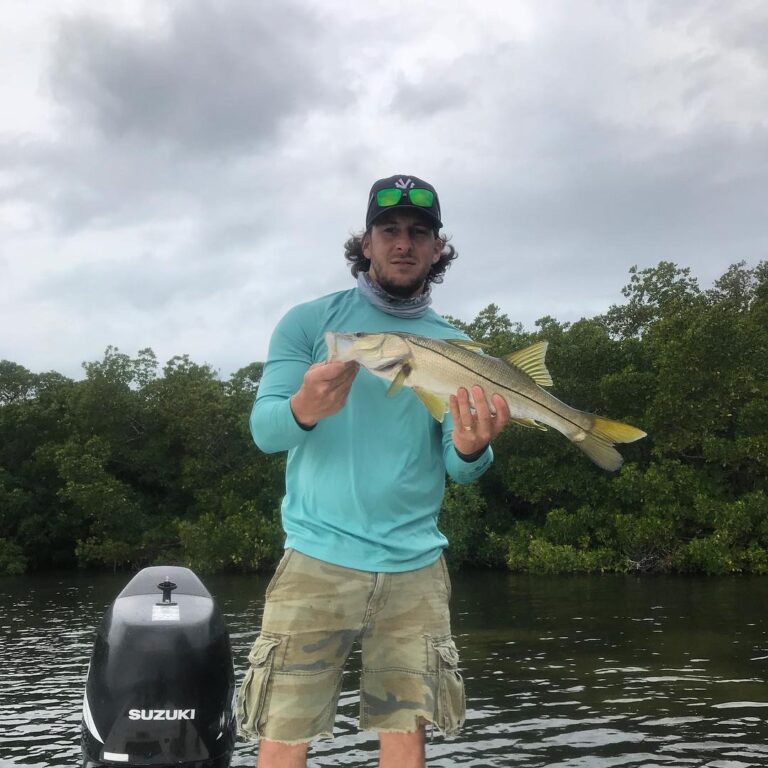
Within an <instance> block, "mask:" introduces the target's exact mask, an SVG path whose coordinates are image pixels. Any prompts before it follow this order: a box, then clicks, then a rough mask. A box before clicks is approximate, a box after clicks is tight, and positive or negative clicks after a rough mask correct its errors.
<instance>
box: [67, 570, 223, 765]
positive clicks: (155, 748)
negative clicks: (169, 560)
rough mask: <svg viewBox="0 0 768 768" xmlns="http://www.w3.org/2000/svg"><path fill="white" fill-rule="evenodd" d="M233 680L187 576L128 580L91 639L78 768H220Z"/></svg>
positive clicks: (211, 617)
mask: <svg viewBox="0 0 768 768" xmlns="http://www.w3.org/2000/svg"><path fill="white" fill-rule="evenodd" d="M234 695H235V683H234V671H233V667H232V652H231V649H230V645H229V635H228V633H227V628H226V625H225V623H224V617H223V616H222V614H221V612H220V611H219V609H218V607H217V606H216V604H215V603H214V601H213V598H212V597H211V595H210V594H209V592H208V590H207V589H206V588H205V587H204V586H203V583H202V582H201V581H200V579H198V578H197V576H196V575H195V574H194V573H193V572H192V571H190V570H189V569H188V568H178V567H175V566H157V567H153V568H145V569H144V570H142V571H140V572H139V573H137V574H136V576H134V577H133V579H131V581H130V582H128V584H127V585H126V587H125V589H123V591H122V592H121V593H120V594H119V595H118V596H117V598H116V599H115V602H114V603H112V605H111V606H110V608H109V610H107V612H106V614H105V616H104V619H103V621H102V622H101V626H100V627H99V630H98V632H97V635H96V643H95V646H94V649H93V655H92V656H91V664H90V667H89V669H88V679H87V682H86V686H85V698H84V700H83V722H82V748H83V763H82V765H83V768H102V767H103V766H126V765H128V766H174V767H175V768H182V766H190V768H191V766H194V768H227V767H228V766H229V763H230V760H231V758H232V751H233V749H234V745H235V738H236V725H235V716H234V701H233V700H234Z"/></svg>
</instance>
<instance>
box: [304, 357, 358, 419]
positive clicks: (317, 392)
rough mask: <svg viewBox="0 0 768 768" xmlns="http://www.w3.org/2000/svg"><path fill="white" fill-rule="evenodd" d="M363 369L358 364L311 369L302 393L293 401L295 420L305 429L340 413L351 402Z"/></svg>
mask: <svg viewBox="0 0 768 768" xmlns="http://www.w3.org/2000/svg"><path fill="white" fill-rule="evenodd" d="M358 369H359V366H358V364H357V363H340V362H338V361H337V362H333V363H329V362H327V361H326V362H323V363H315V364H314V365H312V366H310V367H309V368H308V369H307V372H306V373H305V374H304V381H303V383H302V385H301V388H300V389H299V391H298V392H297V393H296V394H295V395H294V396H293V397H292V398H291V411H293V417H294V418H295V419H296V421H297V422H298V423H299V424H300V425H301V426H302V427H314V426H315V424H317V422H318V421H320V419H324V418H325V417H326V416H333V414H334V413H338V412H339V411H340V410H341V409H342V408H343V407H344V403H346V402H347V395H349V390H350V389H351V388H352V382H353V381H354V380H355V376H356V375H357V371H358Z"/></svg>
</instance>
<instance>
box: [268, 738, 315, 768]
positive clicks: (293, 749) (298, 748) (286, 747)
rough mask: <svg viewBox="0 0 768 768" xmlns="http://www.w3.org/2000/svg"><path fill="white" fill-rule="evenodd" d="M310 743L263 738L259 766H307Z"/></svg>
mask: <svg viewBox="0 0 768 768" xmlns="http://www.w3.org/2000/svg"><path fill="white" fill-rule="evenodd" d="M308 747H309V744H283V743H282V742H279V741H270V740H269V739H261V741H260V742H259V761H258V763H257V766H258V768H305V766H306V764H307V748H308Z"/></svg>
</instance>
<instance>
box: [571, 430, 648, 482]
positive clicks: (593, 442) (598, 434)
mask: <svg viewBox="0 0 768 768" xmlns="http://www.w3.org/2000/svg"><path fill="white" fill-rule="evenodd" d="M594 419H595V423H594V426H593V427H592V429H591V430H590V431H589V432H586V433H584V437H583V438H582V439H581V440H574V441H573V442H574V445H576V447H577V448H580V449H581V450H582V451H584V453H586V454H587V456H589V458H590V459H592V461H594V462H595V464H597V465H598V466H599V467H602V468H603V469H607V470H609V471H611V472H615V471H616V470H617V469H619V467H621V465H622V464H623V463H624V459H623V458H622V456H621V454H620V453H619V452H618V451H617V450H616V449H615V448H614V447H613V444H614V443H632V442H634V441H635V440H639V439H640V438H641V437H645V434H646V433H645V432H643V430H642V429H638V428H637V427H633V426H630V425H629V424H623V423H622V422H620V421H613V420H612V419H604V418H603V417H602V416H595V417H594Z"/></svg>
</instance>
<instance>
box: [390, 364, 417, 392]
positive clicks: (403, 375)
mask: <svg viewBox="0 0 768 768" xmlns="http://www.w3.org/2000/svg"><path fill="white" fill-rule="evenodd" d="M410 372H411V366H410V365H408V364H407V363H406V364H405V365H403V366H402V367H401V368H400V370H399V371H398V372H397V376H395V378H394V379H393V380H392V383H391V384H390V385H389V389H388V390H387V397H392V395H396V394H397V393H398V392H399V391H400V390H401V389H402V388H403V384H405V382H406V379H407V378H408V375H409V374H410Z"/></svg>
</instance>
